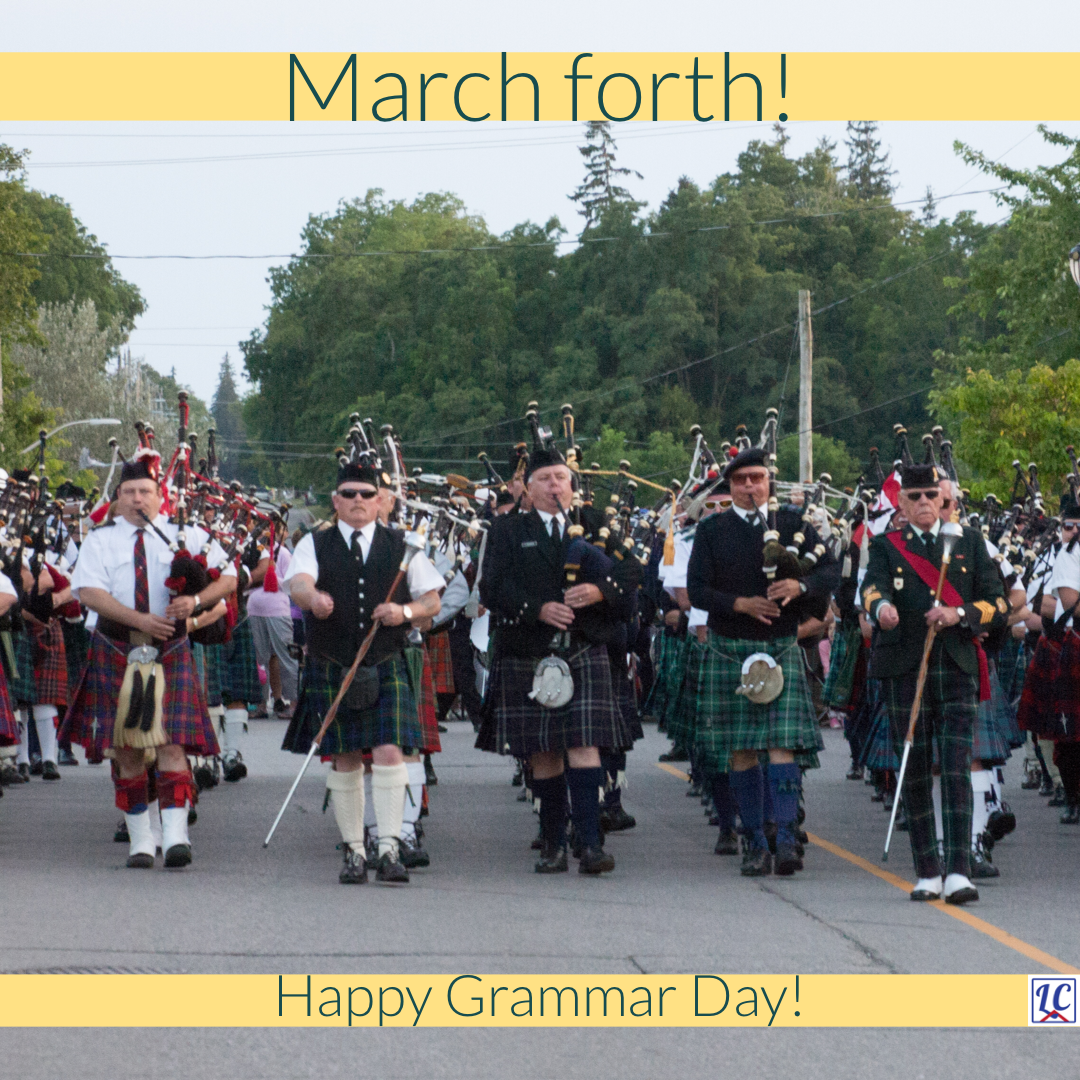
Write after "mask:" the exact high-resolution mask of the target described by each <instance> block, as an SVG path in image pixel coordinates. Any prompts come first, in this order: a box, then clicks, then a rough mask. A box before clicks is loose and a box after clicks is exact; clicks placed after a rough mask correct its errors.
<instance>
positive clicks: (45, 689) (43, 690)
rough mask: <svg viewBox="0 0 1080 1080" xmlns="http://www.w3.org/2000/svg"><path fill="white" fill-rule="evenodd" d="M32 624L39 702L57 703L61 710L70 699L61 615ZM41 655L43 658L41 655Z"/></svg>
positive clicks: (35, 678) (35, 684)
mask: <svg viewBox="0 0 1080 1080" xmlns="http://www.w3.org/2000/svg"><path fill="white" fill-rule="evenodd" d="M27 625H28V626H31V625H32V626H33V645H34V658H35V660H34V688H35V691H36V694H37V704H38V705H55V706H56V707H57V708H58V709H59V710H60V711H61V712H63V711H64V709H65V708H66V707H67V703H68V676H67V649H66V648H65V647H64V629H63V627H62V626H61V625H60V621H59V620H58V619H50V620H49V621H48V622H47V623H46V624H45V625H44V626H42V625H41V623H33V624H31V623H30V621H29V620H27ZM39 656H40V659H38V657H39Z"/></svg>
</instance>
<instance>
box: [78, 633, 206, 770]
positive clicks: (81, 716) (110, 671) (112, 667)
mask: <svg viewBox="0 0 1080 1080" xmlns="http://www.w3.org/2000/svg"><path fill="white" fill-rule="evenodd" d="M130 648H131V647H130V646H129V645H124V644H121V643H119V642H114V641H111V640H110V639H109V638H106V637H105V636H104V635H102V634H98V633H95V634H94V635H93V637H92V638H91V639H90V655H89V656H88V658H87V663H86V667H85V668H84V669H83V674H82V678H81V679H80V680H79V685H78V687H77V688H76V690H75V693H74V694H73V695H72V699H71V705H70V707H69V708H68V711H67V715H66V716H65V717H64V722H63V724H62V725H61V728H60V737H61V739H68V740H70V741H71V742H77V743H79V744H80V745H81V746H82V747H83V748H84V749H85V750H86V756H87V758H88V759H89V760H90V761H101V760H102V758H103V757H104V755H105V751H106V750H107V749H109V748H110V747H111V745H112V727H113V721H114V720H115V718H116V703H117V698H118V697H119V694H120V686H121V684H122V683H123V681H124V672H125V670H126V669H127V654H128V652H129V651H130ZM161 664H162V666H163V667H164V668H165V700H164V702H163V703H162V708H163V712H164V717H163V726H164V728H165V734H166V736H167V737H168V740H169V742H170V743H171V744H172V745H174V746H182V747H184V749H185V750H186V751H187V752H188V753H189V754H204V755H206V756H208V757H212V756H214V755H215V754H217V753H218V752H219V751H218V743H217V737H216V736H215V734H214V725H213V722H212V721H211V719H210V714H209V713H208V712H207V711H206V704H205V702H204V701H203V698H202V695H201V694H200V692H199V687H198V680H197V679H196V676H195V664H194V662H193V660H192V656H191V647H190V645H189V644H188V641H187V638H182V639H181V640H179V641H173V642H167V643H165V645H164V646H162V656H161Z"/></svg>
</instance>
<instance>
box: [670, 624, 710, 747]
mask: <svg viewBox="0 0 1080 1080" xmlns="http://www.w3.org/2000/svg"><path fill="white" fill-rule="evenodd" d="M682 655H683V657H684V660H683V665H682V680H681V683H680V686H679V689H678V691H677V693H676V694H675V705H674V707H673V708H672V710H671V713H670V717H671V718H670V719H669V720H668V723H667V734H668V738H669V739H671V741H672V742H673V743H674V744H675V745H676V746H685V747H690V746H693V745H694V731H695V728H696V727H697V707H698V683H699V681H700V679H701V663H702V660H703V659H704V657H705V646H704V645H702V644H700V643H699V641H698V639H697V635H695V634H693V633H691V634H689V635H688V637H687V640H686V643H685V647H684V648H683V649H682Z"/></svg>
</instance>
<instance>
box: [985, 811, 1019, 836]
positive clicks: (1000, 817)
mask: <svg viewBox="0 0 1080 1080" xmlns="http://www.w3.org/2000/svg"><path fill="white" fill-rule="evenodd" d="M1015 828H1016V815H1015V814H1014V813H1013V812H1012V807H1010V806H1009V804H1008V803H1007V802H1003V803H1002V804H1001V809H1000V810H995V811H994V812H993V813H992V814H991V815H990V817H989V818H987V821H986V831H987V832H988V833H989V834H990V835H991V836H992V837H993V838H994V840H1003V839H1004V838H1005V837H1006V836H1008V835H1009V833H1011V832H1012V831H1013V830H1014V829H1015Z"/></svg>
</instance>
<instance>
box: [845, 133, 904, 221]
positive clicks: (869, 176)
mask: <svg viewBox="0 0 1080 1080" xmlns="http://www.w3.org/2000/svg"><path fill="white" fill-rule="evenodd" d="M877 130H878V125H877V121H876V120H849V121H848V122H847V134H848V137H847V138H846V139H845V140H844V145H845V146H846V147H847V148H848V163H847V178H848V183H849V184H851V186H852V187H853V188H854V189H855V192H856V194H857V196H858V198H860V199H865V200H868V201H869V200H873V199H891V198H892V193H893V191H894V187H893V182H892V179H891V178H892V177H893V176H895V175H896V170H895V169H893V168H891V167H890V163H889V155H888V154H887V153H885V154H883V153H881V140H880V139H878V138H876V135H877Z"/></svg>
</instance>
